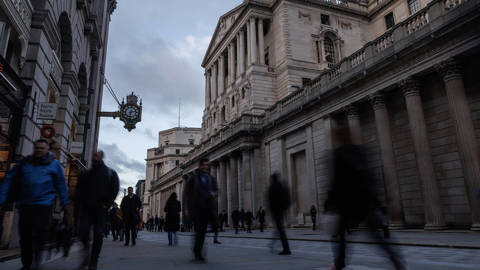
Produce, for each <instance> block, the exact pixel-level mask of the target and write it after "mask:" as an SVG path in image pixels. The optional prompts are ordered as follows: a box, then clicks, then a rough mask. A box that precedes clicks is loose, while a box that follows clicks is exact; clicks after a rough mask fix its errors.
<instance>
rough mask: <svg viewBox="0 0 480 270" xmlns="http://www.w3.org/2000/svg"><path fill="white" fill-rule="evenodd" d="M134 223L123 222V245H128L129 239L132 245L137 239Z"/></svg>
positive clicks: (129, 221)
mask: <svg viewBox="0 0 480 270" xmlns="http://www.w3.org/2000/svg"><path fill="white" fill-rule="evenodd" d="M135 223H136V222H135V221H131V220H128V221H126V222H125V245H128V244H129V243H130V237H131V238H132V244H133V245H135V244H136V241H135V240H136V239H137V228H136V224H135Z"/></svg>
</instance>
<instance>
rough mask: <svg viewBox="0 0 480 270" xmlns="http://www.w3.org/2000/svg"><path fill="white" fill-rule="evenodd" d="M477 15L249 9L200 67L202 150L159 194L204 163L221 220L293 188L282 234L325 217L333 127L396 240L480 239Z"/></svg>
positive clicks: (252, 4)
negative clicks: (363, 167)
mask: <svg viewBox="0 0 480 270" xmlns="http://www.w3.org/2000/svg"><path fill="white" fill-rule="evenodd" d="M479 9H480V3H479V2H478V1H472V0H470V1H466V0H465V1H464V0H462V1H452V0H431V1H428V0H391V1H388V0H383V1H381V0H380V1H333V0H332V1H330V0H311V1H298V0H271V1H258V0H256V1H254V0H250V1H244V3H243V4H241V5H239V6H238V7H236V8H234V9H233V10H232V11H230V12H228V13H227V14H225V15H223V16H222V17H220V19H219V23H218V25H217V28H216V30H215V33H214V36H213V38H212V41H211V44H210V46H209V48H208V50H207V53H206V55H205V58H204V61H203V67H204V68H205V78H206V83H205V104H206V105H205V110H204V117H203V123H202V143H201V144H200V145H199V146H197V147H195V148H194V149H193V150H192V151H191V152H190V153H189V154H188V158H187V161H186V162H185V163H184V164H182V165H181V166H180V168H177V169H176V170H175V171H172V172H171V173H169V174H167V175H164V176H162V177H161V178H160V179H159V180H158V181H159V182H162V183H170V182H180V181H182V179H183V178H184V177H185V176H188V174H189V173H191V172H192V171H193V170H194V169H196V167H197V166H198V160H199V159H200V158H203V157H207V158H209V159H210V160H211V163H212V166H211V172H212V174H214V175H215V176H217V178H218V181H219V186H220V195H219V210H227V211H228V212H229V213H230V212H231V211H232V210H233V209H234V208H237V207H239V208H244V209H245V210H247V209H250V208H251V209H258V207H259V206H266V200H265V192H266V190H267V187H268V184H269V183H268V177H269V175H270V174H271V173H273V172H279V173H281V175H282V178H283V179H284V181H285V182H286V183H287V184H288V185H289V186H290V188H291V196H292V202H293V205H292V207H291V209H290V210H289V215H288V223H289V224H290V225H299V224H304V223H306V222H308V221H309V220H310V219H309V218H308V215H309V211H308V210H309V208H310V206H311V205H317V208H319V209H320V211H319V212H320V213H321V212H322V211H321V210H322V208H323V203H324V201H325V199H326V195H327V190H328V185H329V176H328V175H329V173H328V171H329V168H328V162H329V154H330V151H331V150H332V149H333V148H334V147H335V145H336V143H335V141H334V140H333V139H332V129H334V128H335V127H339V126H344V127H349V129H350V131H351V134H352V135H353V138H354V141H355V143H357V144H362V145H363V146H364V147H365V149H366V151H367V157H368V161H369V163H368V164H369V166H370V169H371V170H372V171H373V172H374V174H375V176H376V177H377V179H378V180H379V181H378V187H377V190H378V193H379V195H380V198H381V200H382V203H383V205H384V206H385V207H386V208H387V209H388V213H389V220H390V225H391V226H392V227H393V228H402V227H420V228H425V229H444V228H447V227H450V228H471V229H473V230H478V229H480V200H478V198H477V197H476V195H475V193H476V190H477V189H478V188H479V186H480V163H479V148H478V144H479V140H480V135H479V134H480V114H479V108H480V107H479V104H480V103H479V102H480V96H479V94H478V93H479V91H478V90H479V88H480V84H479V83H478V80H476V78H477V77H478V75H479V69H478V67H476V62H478V61H479V60H480V30H479V28H478V25H479V23H480V12H479Z"/></svg>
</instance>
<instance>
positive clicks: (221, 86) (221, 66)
mask: <svg viewBox="0 0 480 270" xmlns="http://www.w3.org/2000/svg"><path fill="white" fill-rule="evenodd" d="M224 73H225V55H224V54H223V53H221V54H220V57H219V59H218V90H217V96H220V95H221V94H223V92H224V91H225V74H224Z"/></svg>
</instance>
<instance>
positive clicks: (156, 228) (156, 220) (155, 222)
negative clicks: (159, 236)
mask: <svg viewBox="0 0 480 270" xmlns="http://www.w3.org/2000/svg"><path fill="white" fill-rule="evenodd" d="M153 223H154V229H153V231H155V232H159V230H158V224H159V223H160V219H159V218H158V216H155V219H154V220H153Z"/></svg>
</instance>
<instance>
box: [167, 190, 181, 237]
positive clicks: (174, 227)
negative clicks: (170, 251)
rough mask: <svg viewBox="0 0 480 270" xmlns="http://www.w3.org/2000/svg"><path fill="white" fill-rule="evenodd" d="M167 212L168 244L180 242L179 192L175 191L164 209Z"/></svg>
mask: <svg viewBox="0 0 480 270" xmlns="http://www.w3.org/2000/svg"><path fill="white" fill-rule="evenodd" d="M163 210H164V211H165V213H166V216H165V217H166V218H165V231H166V232H168V245H169V246H173V245H177V244H178V238H177V232H178V230H180V211H181V210H182V209H181V206H180V202H179V201H178V200H177V193H175V192H173V193H172V194H171V195H170V197H169V198H168V200H167V203H166V204H165V208H164V209H163Z"/></svg>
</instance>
